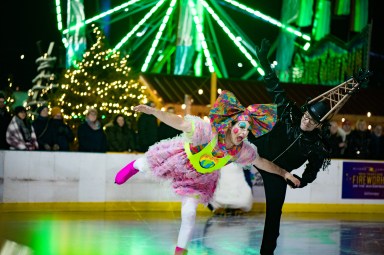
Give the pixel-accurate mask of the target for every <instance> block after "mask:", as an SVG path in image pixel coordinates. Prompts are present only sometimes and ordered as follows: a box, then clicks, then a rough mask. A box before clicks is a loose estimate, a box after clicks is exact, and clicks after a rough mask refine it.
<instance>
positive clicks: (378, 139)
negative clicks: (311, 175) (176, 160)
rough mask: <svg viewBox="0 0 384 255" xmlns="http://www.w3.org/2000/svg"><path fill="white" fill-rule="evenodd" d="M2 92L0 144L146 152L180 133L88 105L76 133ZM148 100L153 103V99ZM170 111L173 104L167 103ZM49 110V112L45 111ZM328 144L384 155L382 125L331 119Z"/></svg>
mask: <svg viewBox="0 0 384 255" xmlns="http://www.w3.org/2000/svg"><path fill="white" fill-rule="evenodd" d="M4 100H5V99H4V96H3V95H1V94H0V149H2V150H7V149H11V150H41V151H71V150H78V151H81V152H145V151H147V150H148V147H149V146H151V145H153V144H155V143H156V142H158V141H160V140H163V139H169V138H172V137H174V136H177V135H179V134H180V133H181V132H180V131H179V130H176V129H174V128H172V127H170V126H168V125H166V124H165V123H158V122H157V119H156V118H155V117H154V116H152V115H147V114H142V115H140V116H139V118H138V122H137V130H134V129H133V128H132V126H131V123H130V122H129V121H127V119H126V118H125V116H124V115H122V114H117V115H116V116H115V117H114V118H113V120H112V121H111V122H110V123H108V124H107V125H105V126H102V124H101V121H100V120H99V118H98V112H97V110H96V109H93V108H90V109H89V110H88V111H87V113H86V115H85V120H84V121H83V123H82V124H81V125H80V126H79V127H78V129H77V134H76V135H77V136H76V137H77V143H78V146H77V147H76V149H73V146H71V145H72V144H73V142H74V141H75V139H76V137H75V134H74V132H73V130H72V129H71V128H70V127H69V126H68V125H67V124H66V123H65V121H64V119H63V111H62V109H60V108H59V107H53V108H52V109H51V110H50V111H49V109H48V107H47V106H41V107H39V108H38V109H37V111H36V113H37V114H38V115H37V117H36V118H35V119H34V120H33V121H31V120H30V119H29V118H28V116H27V111H26V109H25V108H24V107H23V106H17V107H15V109H14V112H13V115H11V114H10V113H9V112H8V111H7V109H6V107H5V103H4ZM148 105H151V106H153V103H152V102H149V103H148ZM167 111H168V112H171V113H174V112H175V109H174V108H173V107H169V108H168V109H167ZM49 112H50V113H49ZM329 147H330V149H331V157H332V158H344V159H373V160H384V135H383V127H382V126H381V125H376V126H374V127H373V128H372V129H368V127H367V123H366V121H365V120H358V121H356V123H355V124H354V127H353V125H352V123H351V122H350V121H348V120H346V121H344V122H342V124H341V125H340V126H339V125H338V123H337V122H336V121H331V122H330V138H329Z"/></svg>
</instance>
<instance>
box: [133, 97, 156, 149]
mask: <svg viewBox="0 0 384 255" xmlns="http://www.w3.org/2000/svg"><path fill="white" fill-rule="evenodd" d="M146 105H148V106H150V107H155V104H154V103H153V102H149V103H147V104H146ZM137 131H138V141H137V142H138V145H139V146H138V151H140V152H146V151H147V150H148V148H149V146H151V145H153V144H155V143H156V142H157V141H158V134H157V118H156V117H155V116H153V115H148V114H141V115H140V117H139V120H138V123H137Z"/></svg>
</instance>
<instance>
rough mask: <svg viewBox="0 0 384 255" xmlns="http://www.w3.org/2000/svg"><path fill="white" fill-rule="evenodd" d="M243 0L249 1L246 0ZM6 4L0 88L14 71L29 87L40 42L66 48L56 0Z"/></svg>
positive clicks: (379, 56) (376, 36)
mask: <svg viewBox="0 0 384 255" xmlns="http://www.w3.org/2000/svg"><path fill="white" fill-rule="evenodd" d="M85 1H87V0H85ZM240 2H242V1H240ZM243 2H244V3H246V1H243ZM276 2H280V3H281V1H277V0H274V1H264V3H265V4H269V6H266V7H265V9H263V10H265V11H263V12H264V13H266V14H268V15H270V16H272V17H274V18H277V19H278V18H279V13H280V6H278V7H277V6H276ZM380 2H381V1H378V0H376V1H374V0H371V1H369V5H370V8H369V9H370V13H369V15H370V20H372V21H373V29H372V42H371V58H370V63H371V66H370V69H371V70H372V71H374V77H372V78H371V81H374V84H375V85H376V86H379V85H378V84H379V83H380V84H381V85H380V86H382V87H383V86H384V77H383V75H384V74H383V73H384V72H383V71H384V39H382V37H383V36H382V35H381V31H380V30H381V27H382V26H383V24H384V22H383V21H384V18H383V16H384V15H383V14H382V11H381V10H382V8H381V7H380ZM5 3H6V4H5ZM5 3H4V4H5V5H6V6H5V7H2V8H1V12H2V13H1V15H0V20H1V24H3V26H2V36H1V42H0V47H1V51H2V55H1V58H0V89H3V88H4V87H5V86H6V84H7V83H6V77H7V76H8V75H9V74H12V75H13V76H14V79H15V84H16V85H18V86H20V88H22V89H24V90H26V89H29V88H31V86H32V82H31V81H32V79H33V78H34V77H35V76H36V75H37V65H36V64H35V60H36V58H37V57H39V56H40V53H39V50H38V47H37V42H38V41H41V45H42V50H43V51H44V52H45V51H46V50H47V49H48V45H49V43H50V42H51V41H54V42H55V48H54V54H55V55H56V56H58V55H60V54H59V52H60V51H63V46H62V44H61V41H60V40H61V39H60V34H59V33H58V31H57V28H56V16H55V15H56V14H55V6H54V4H55V2H54V1H53V0H46V1H41V0H38V1H30V0H21V1H6V2H5ZM271 3H272V4H271ZM273 3H274V4H273ZM260 9H261V8H260ZM276 13H277V14H276ZM259 37H260V38H262V37H265V36H259ZM255 43H258V42H255ZM21 54H25V56H26V57H25V59H24V60H21V59H20V55H21Z"/></svg>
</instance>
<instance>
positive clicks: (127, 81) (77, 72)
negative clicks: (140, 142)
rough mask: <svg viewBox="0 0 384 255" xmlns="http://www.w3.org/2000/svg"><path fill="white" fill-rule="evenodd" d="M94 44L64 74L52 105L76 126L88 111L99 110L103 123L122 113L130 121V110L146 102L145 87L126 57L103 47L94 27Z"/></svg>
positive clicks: (132, 116) (51, 99)
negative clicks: (132, 70)
mask: <svg viewBox="0 0 384 255" xmlns="http://www.w3.org/2000/svg"><path fill="white" fill-rule="evenodd" d="M93 34H94V35H95V38H96V42H95V43H94V44H93V45H92V46H91V47H90V49H89V50H88V51H87V52H85V53H84V55H83V59H82V61H81V62H79V63H76V65H75V66H76V67H72V68H70V69H68V70H66V71H65V73H64V74H63V75H62V77H61V79H60V80H59V84H60V85H59V86H58V88H57V89H55V91H54V92H53V93H52V94H51V95H50V100H49V101H50V103H51V106H59V107H61V108H62V109H63V112H64V118H65V119H66V120H67V121H68V122H70V124H71V125H75V126H77V125H78V124H79V123H80V122H81V120H82V119H83V118H84V115H85V114H86V112H87V109H88V108H90V107H93V108H95V109H97V110H98V112H99V117H101V118H102V120H103V123H106V122H108V121H110V120H111V119H113V117H114V116H115V115H116V114H123V115H125V116H127V118H128V119H131V120H133V119H134V118H135V113H134V111H133V107H134V106H135V105H138V104H140V103H146V102H147V101H148V99H147V94H146V87H145V86H144V85H141V84H139V82H138V77H137V75H135V74H133V73H132V72H131V68H130V67H129V66H128V57H129V56H126V57H121V56H120V53H119V52H112V50H111V49H108V48H107V47H106V43H105V42H106V40H105V36H104V34H103V33H102V32H101V30H100V29H99V28H98V27H96V26H94V25H93Z"/></svg>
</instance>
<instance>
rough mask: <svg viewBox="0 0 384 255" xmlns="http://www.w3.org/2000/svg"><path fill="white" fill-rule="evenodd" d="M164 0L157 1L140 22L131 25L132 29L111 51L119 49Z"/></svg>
mask: <svg viewBox="0 0 384 255" xmlns="http://www.w3.org/2000/svg"><path fill="white" fill-rule="evenodd" d="M164 2H165V0H161V1H159V2H158V3H157V4H156V5H155V6H154V7H153V8H152V9H151V10H150V11H149V12H148V13H147V14H146V15H145V16H144V18H142V19H141V20H140V22H139V23H138V24H137V25H136V26H134V27H133V29H132V30H131V31H130V32H129V33H128V34H127V35H126V36H124V38H123V39H122V40H121V41H120V42H119V43H118V44H117V45H116V46H115V48H113V50H112V52H115V51H117V50H118V49H120V48H121V47H122V46H123V45H124V44H125V43H126V42H127V41H128V40H129V38H130V37H131V36H132V35H133V34H134V33H135V32H136V31H137V30H138V29H139V28H140V27H141V25H143V24H144V23H145V22H146V21H147V20H148V19H149V18H150V17H151V16H152V15H153V14H154V13H155V12H156V11H157V10H158V9H159V8H160V6H162V5H163V4H164Z"/></svg>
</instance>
